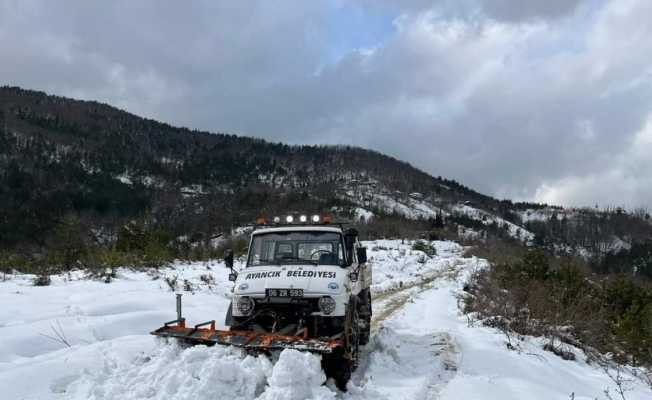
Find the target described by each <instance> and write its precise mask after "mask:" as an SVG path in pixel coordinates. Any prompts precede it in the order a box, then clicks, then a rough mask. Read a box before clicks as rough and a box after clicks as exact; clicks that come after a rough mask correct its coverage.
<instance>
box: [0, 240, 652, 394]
mask: <svg viewBox="0 0 652 400" xmlns="http://www.w3.org/2000/svg"><path fill="white" fill-rule="evenodd" d="M412 244H413V243H412V242H410V241H405V242H402V241H400V240H377V241H373V242H365V245H366V246H367V248H368V249H369V250H368V253H369V259H370V261H371V262H372V264H373V267H374V276H373V286H372V292H373V297H374V319H373V321H372V339H371V342H370V343H369V344H368V345H367V346H365V347H364V348H363V355H362V359H361V365H360V367H359V368H358V370H357V371H356V372H355V373H354V375H353V378H352V380H351V382H350V383H349V386H348V391H347V392H346V393H342V392H340V391H339V390H337V389H336V388H335V386H334V384H333V382H332V381H330V380H329V381H326V377H325V375H324V373H323V371H322V370H321V365H320V356H318V355H314V354H310V353H302V352H299V351H296V350H285V351H283V352H281V353H275V354H273V355H272V356H271V357H267V356H264V355H260V356H254V355H247V354H245V352H243V351H242V350H240V349H237V348H231V347H222V346H214V347H205V346H194V347H190V348H186V347H182V346H180V345H178V344H177V343H175V342H174V341H166V340H163V339H160V338H155V337H153V336H151V335H149V334H148V332H150V331H151V330H153V329H155V328H157V327H158V326H160V325H161V323H162V322H163V321H168V320H171V319H173V318H174V316H175V314H174V303H175V299H174V291H173V290H171V288H170V286H169V285H168V283H166V278H168V280H169V281H171V280H172V278H174V277H176V278H177V290H183V289H184V286H185V288H186V289H189V290H188V291H183V293H184V296H183V299H184V304H183V305H184V316H185V317H187V318H188V320H189V321H190V322H191V323H192V322H203V321H205V320H208V319H211V318H215V319H216V320H217V323H218V327H221V328H223V319H222V316H223V315H224V313H225V310H226V308H227V307H228V304H229V296H230V293H231V287H232V283H230V282H228V279H227V276H228V270H227V269H226V268H225V267H224V265H223V264H222V263H218V262H210V263H189V264H184V263H178V264H177V265H175V266H174V268H170V269H164V270H160V271H154V270H152V271H131V270H129V269H119V270H118V277H117V278H116V279H115V280H114V281H113V282H111V283H109V284H106V283H103V282H101V281H96V280H91V279H88V278H87V277H86V276H85V274H84V273H82V272H73V273H71V274H66V275H60V276H54V277H53V283H52V285H51V286H48V287H34V286H32V285H31V278H32V276H29V275H16V276H10V279H9V280H7V281H5V282H0V304H2V306H3V307H1V308H0V388H2V393H3V394H2V396H3V398H7V399H39V400H41V399H72V400H78V399H79V400H81V399H98V400H99V399H107V400H108V399H127V400H129V399H175V400H182V399H194V400H205V399H206V400H207V399H242V400H254V399H258V400H281V399H284V400H285V399H290V400H292V399H296V400H298V399H314V400H331V399H350V400H370V399H391V400H401V399H405V400H408V399H442V400H447V399H450V400H452V399H500V400H509V399H533V400H549V399H568V398H570V397H571V394H573V395H574V398H575V399H587V400H588V399H601V400H604V399H606V397H605V394H604V390H605V389H609V390H611V393H612V394H615V392H614V389H615V385H614V383H613V382H612V381H611V379H610V378H609V377H608V376H607V375H606V374H605V373H604V372H603V371H602V370H601V369H599V368H596V367H594V366H593V365H589V364H588V363H587V362H586V360H585V357H584V356H583V354H582V352H581V351H580V350H577V349H575V350H574V351H575V352H576V355H577V357H578V360H577V361H564V360H562V359H561V358H559V357H557V356H555V355H553V354H552V353H549V352H546V351H543V350H542V342H541V340H540V339H538V338H526V339H525V340H523V341H519V342H518V348H519V351H512V350H508V349H507V347H506V346H505V337H504V335H501V334H500V333H498V332H497V331H496V330H494V329H490V328H486V327H479V326H469V324H468V321H467V318H466V317H465V316H463V315H461V314H460V311H459V307H458V302H459V296H460V295H461V294H462V286H463V284H464V282H465V280H466V279H467V277H468V276H469V274H471V273H472V272H473V271H474V270H476V269H478V268H486V267H487V263H486V262H485V261H484V260H481V259H477V258H475V257H464V256H463V254H464V248H463V247H462V246H460V245H458V244H456V243H452V242H432V245H433V246H434V248H435V249H436V255H434V256H432V257H429V256H427V255H425V253H423V252H421V251H415V250H412ZM237 267H240V268H241V267H242V266H241V265H238V266H237ZM208 276H210V277H211V279H206V277H208ZM57 332H59V334H60V336H61V338H60V339H63V340H65V341H66V342H68V343H69V344H70V347H68V346H67V345H65V344H64V343H62V340H58V339H57ZM46 336H50V337H51V338H48V337H46ZM628 388H629V389H631V390H630V391H628V392H627V393H626V396H627V399H630V400H638V399H650V398H652V390H650V388H647V387H646V386H645V385H644V384H643V383H642V382H640V381H637V380H634V381H632V382H631V383H629V384H628Z"/></svg>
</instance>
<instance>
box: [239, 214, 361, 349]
mask: <svg viewBox="0 0 652 400" xmlns="http://www.w3.org/2000/svg"><path fill="white" fill-rule="evenodd" d="M317 218H318V216H313V218H311V220H312V221H314V220H316V219H317ZM297 219H298V218H297ZM300 219H301V220H307V218H306V217H300ZM292 220H294V218H292ZM231 279H235V287H234V290H233V298H232V302H231V308H230V312H229V314H228V315H227V321H226V323H227V325H229V326H230V327H231V329H232V330H251V331H256V332H265V333H270V334H281V335H296V334H297V333H298V332H308V335H309V337H311V338H324V337H334V336H337V335H341V334H343V332H344V325H345V321H346V317H347V313H350V312H351V309H352V308H355V314H356V316H355V317H356V320H357V321H356V325H357V326H358V328H359V342H360V344H366V342H367V341H368V340H369V328H370V326H369V325H370V324H369V322H370V319H371V295H370V291H369V288H370V286H371V279H372V272H371V267H370V266H369V265H368V264H367V257H366V249H365V248H364V247H362V245H361V244H360V242H359V240H358V233H357V231H355V230H354V229H348V230H344V229H343V228H342V226H341V225H333V224H324V223H316V222H313V223H298V224H285V225H280V224H279V225H276V226H274V225H271V226H270V225H262V226H257V227H256V229H255V230H254V231H253V233H252V235H251V240H250V243H249V253H248V255H247V263H246V267H245V268H244V269H242V270H241V271H240V272H239V273H238V274H237V275H236V274H234V275H232V276H231ZM352 303H354V304H353V307H352ZM306 328H307V330H305V329H306Z"/></svg>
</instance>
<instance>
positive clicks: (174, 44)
mask: <svg viewBox="0 0 652 400" xmlns="http://www.w3.org/2000/svg"><path fill="white" fill-rule="evenodd" d="M650 21H652V1H649V0H547V1H540V0H519V1H516V0H432V1H426V0H401V1H389V0H355V1H354V0H329V1H317V0H315V1H304V0H296V1H278V2H271V1H265V0H261V1H253V0H251V1H250V0H245V1H237V2H234V1H213V0H206V1H200V0H196V1H192V2H176V1H159V0H140V1H127V0H115V1H111V2H88V1H83V0H78V1H72V0H64V1H57V2H53V1H47V0H0V54H1V55H2V56H1V57H0V84H6V85H17V86H21V87H25V88H30V89H37V90H43V91H46V92H48V93H51V94H57V95H63V96H70V97H74V98H80V99H88V100H98V101H102V102H106V103H109V104H111V105H114V106H117V107H120V108H122V109H125V110H127V111H129V112H132V113H135V114H138V115H142V116H145V117H150V118H155V119H158V120H161V121H165V122H168V123H171V124H174V125H182V126H187V127H190V128H196V129H201V130H208V131H211V132H224V133H233V134H239V135H247V136H255V137H261V138H265V139H268V140H270V141H274V142H279V141H281V142H287V143H293V144H348V145H354V146H361V147H365V148H371V149H374V150H378V151H381V152H383V153H386V154H389V155H391V156H394V157H397V158H400V159H402V160H405V161H408V162H409V163H411V164H412V165H414V166H416V167H417V168H419V169H422V170H424V171H426V172H429V173H431V174H432V175H434V176H442V177H446V178H450V179H455V180H458V181H459V182H461V183H462V184H464V185H466V186H469V187H472V188H474V189H476V190H478V191H481V192H484V193H487V194H490V195H494V196H497V197H499V198H510V199H515V200H527V201H539V202H547V203H552V204H560V205H567V206H594V205H596V204H597V205H600V206H625V207H628V208H635V207H649V208H652V207H651V206H652V40H650V38H652V23H650Z"/></svg>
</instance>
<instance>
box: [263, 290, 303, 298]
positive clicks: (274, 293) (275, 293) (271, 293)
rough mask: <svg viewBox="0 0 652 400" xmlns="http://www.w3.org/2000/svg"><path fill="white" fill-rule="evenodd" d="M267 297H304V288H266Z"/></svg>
mask: <svg viewBox="0 0 652 400" xmlns="http://www.w3.org/2000/svg"><path fill="white" fill-rule="evenodd" d="M265 295H266V296H267V297H303V289H265Z"/></svg>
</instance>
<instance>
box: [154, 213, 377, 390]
mask: <svg viewBox="0 0 652 400" xmlns="http://www.w3.org/2000/svg"><path fill="white" fill-rule="evenodd" d="M225 265H226V267H227V268H229V269H230V274H229V280H230V281H232V282H234V287H233V295H232V299H231V304H230V306H229V307H228V310H227V313H226V316H225V325H226V326H227V327H228V329H227V330H217V329H216V328H215V321H214V320H212V321H208V322H203V323H200V324H197V325H194V326H193V327H189V326H186V321H185V318H183V315H182V312H181V297H180V295H177V319H175V320H173V321H170V322H166V323H165V324H164V326H163V327H161V328H159V329H157V330H155V331H154V332H152V334H154V335H157V336H161V337H171V338H176V339H178V340H181V341H184V342H186V343H190V344H207V345H212V344H220V345H232V346H238V347H242V348H244V349H245V350H246V351H248V352H254V353H261V352H262V353H269V352H272V351H275V350H282V349H297V350H300V351H310V352H314V353H319V354H321V355H322V366H323V368H324V372H325V373H326V375H327V376H328V377H332V378H333V379H334V380H335V383H336V384H337V386H338V387H339V388H341V389H342V390H345V388H346V383H347V382H348V380H349V379H350V377H351V373H352V372H353V371H354V370H355V369H356V367H357V366H358V364H359V357H360V346H364V345H365V344H367V342H368V341H369V337H370V329H371V317H372V304H371V292H370V287H371V282H372V269H371V265H370V263H369V262H368V261H367V252H366V248H365V247H364V246H363V245H362V244H361V243H360V241H359V238H358V232H357V231H356V230H355V229H352V228H349V229H345V226H344V224H343V223H334V222H333V221H332V219H331V218H330V217H329V216H321V215H318V214H315V215H311V216H309V215H305V214H302V215H287V216H284V217H283V218H281V217H275V218H273V219H272V220H271V221H267V220H266V219H264V218H260V219H258V221H257V224H256V225H255V227H254V230H253V231H252V233H251V237H250V240H249V247H248V254H247V256H246V262H245V267H244V268H243V269H241V270H240V271H236V270H235V269H234V260H233V252H232V251H227V252H226V253H225Z"/></svg>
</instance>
